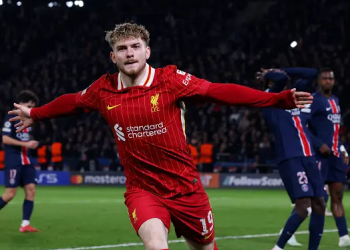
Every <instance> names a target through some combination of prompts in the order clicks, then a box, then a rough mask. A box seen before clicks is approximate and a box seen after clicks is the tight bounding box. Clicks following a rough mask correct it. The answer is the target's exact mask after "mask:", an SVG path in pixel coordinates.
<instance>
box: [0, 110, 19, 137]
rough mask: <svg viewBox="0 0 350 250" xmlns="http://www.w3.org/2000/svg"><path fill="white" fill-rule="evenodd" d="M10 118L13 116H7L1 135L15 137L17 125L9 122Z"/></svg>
mask: <svg viewBox="0 0 350 250" xmlns="http://www.w3.org/2000/svg"><path fill="white" fill-rule="evenodd" d="M10 118H11V116H9V115H7V116H6V117H5V120H4V124H3V126H2V133H1V134H2V135H7V136H10V137H13V136H14V134H15V131H16V128H15V123H14V122H10V121H9V119H10Z"/></svg>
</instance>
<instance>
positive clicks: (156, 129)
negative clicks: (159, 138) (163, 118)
mask: <svg viewBox="0 0 350 250" xmlns="http://www.w3.org/2000/svg"><path fill="white" fill-rule="evenodd" d="M126 132H127V133H128V138H130V139H133V138H141V137H151V136H155V135H161V134H165V133H166V132H167V127H164V124H163V122H160V123H158V124H152V125H149V124H147V125H145V126H129V127H127V128H126Z"/></svg>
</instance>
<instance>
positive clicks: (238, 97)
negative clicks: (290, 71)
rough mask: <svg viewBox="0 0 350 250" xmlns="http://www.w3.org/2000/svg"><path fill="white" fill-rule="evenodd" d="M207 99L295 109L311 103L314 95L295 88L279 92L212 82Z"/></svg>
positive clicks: (222, 102)
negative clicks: (296, 90)
mask: <svg viewBox="0 0 350 250" xmlns="http://www.w3.org/2000/svg"><path fill="white" fill-rule="evenodd" d="M205 100H207V101H211V102H216V103H221V104H226V105H237V106H251V107H275V108H281V109H293V108H296V107H298V108H303V107H304V105H305V104H309V103H311V102H312V97H311V95H310V94H309V93H304V92H295V89H293V90H286V91H283V92H281V93H278V94H277V93H268V92H264V91H259V90H255V89H252V88H248V87H245V86H241V85H237V84H220V83H211V84H210V85H209V87H208V90H207V93H206V94H205Z"/></svg>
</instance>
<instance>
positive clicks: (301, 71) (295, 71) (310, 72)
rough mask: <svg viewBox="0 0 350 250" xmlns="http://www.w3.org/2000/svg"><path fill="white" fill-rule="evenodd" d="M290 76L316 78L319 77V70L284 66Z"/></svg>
mask: <svg viewBox="0 0 350 250" xmlns="http://www.w3.org/2000/svg"><path fill="white" fill-rule="evenodd" d="M281 70H283V71H284V72H286V73H287V74H288V75H289V76H298V77H301V78H304V79H311V80H314V79H316V77H317V74H318V71H317V70H316V69H312V68H282V69H281Z"/></svg>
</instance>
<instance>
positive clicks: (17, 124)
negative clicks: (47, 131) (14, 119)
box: [15, 121, 23, 128]
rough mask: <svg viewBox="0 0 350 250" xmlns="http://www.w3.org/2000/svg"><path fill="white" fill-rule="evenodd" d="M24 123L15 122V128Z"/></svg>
mask: <svg viewBox="0 0 350 250" xmlns="http://www.w3.org/2000/svg"><path fill="white" fill-rule="evenodd" d="M22 125H23V122H22V121H20V122H19V123H16V124H15V128H17V127H20V126H22Z"/></svg>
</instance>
